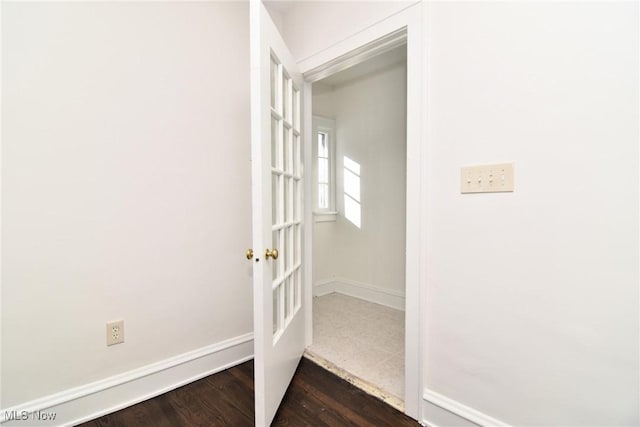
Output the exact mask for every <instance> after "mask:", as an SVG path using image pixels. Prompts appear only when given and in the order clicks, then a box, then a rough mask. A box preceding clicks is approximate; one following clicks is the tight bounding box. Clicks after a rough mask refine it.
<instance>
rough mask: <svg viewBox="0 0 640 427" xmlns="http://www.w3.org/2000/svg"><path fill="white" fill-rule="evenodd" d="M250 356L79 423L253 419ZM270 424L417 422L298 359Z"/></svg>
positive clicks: (239, 424)
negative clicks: (227, 366)
mask: <svg viewBox="0 0 640 427" xmlns="http://www.w3.org/2000/svg"><path fill="white" fill-rule="evenodd" d="M253 392H254V389H253V361H249V362H246V363H243V364H241V365H238V366H235V367H233V368H230V369H227V370H225V371H222V372H219V373H217V374H214V375H211V376H209V377H207V378H204V379H202V380H199V381H195V382H193V383H191V384H188V385H186V386H183V387H180V388H178V389H176V390H173V391H170V392H168V393H165V394H163V395H160V396H158V397H155V398H153V399H150V400H147V401H145V402H142V403H139V404H137V405H133V406H131V407H129V408H126V409H123V410H121V411H118V412H114V413H112V414H109V415H105V416H104V417H100V418H98V419H95V420H92V421H89V422H87V423H85V424H82V426H83V427H125V426H136V427H138V426H141V427H146V426H150V427H151V426H153V427H165V426H167V427H170V426H171V427H176V426H185V427H186V426H203V427H205V426H206V427H211V426H221V427H222V426H233V427H244V426H246V427H251V426H253V424H254V396H253ZM273 425H274V426H313V427H343V426H358V427H360V426H375V427H384V426H389V427H397V426H399V427H403V426H410V427H416V426H419V424H418V423H417V422H415V421H414V420H412V419H411V418H409V417H407V416H405V415H404V414H402V413H400V412H398V411H397V410H395V409H394V408H392V407H391V406H389V405H387V404H386V403H384V402H382V401H381V400H378V399H376V398H375V397H373V396H370V395H368V394H366V393H365V392H363V391H362V390H360V389H358V388H356V387H355V386H353V385H352V384H349V383H348V382H346V381H344V380H343V379H341V378H339V377H337V376H336V375H334V374H332V373H330V372H328V371H326V370H324V369H323V368H321V367H320V366H318V365H316V364H314V363H313V362H311V361H309V360H307V359H302V361H301V362H300V365H299V366H298V369H297V371H296V374H295V375H294V377H293V380H292V382H291V385H290V386H289V389H288V390H287V392H286V394H285V396H284V399H283V401H282V404H281V405H280V409H279V410H278V412H277V414H276V416H275V419H274V421H273Z"/></svg>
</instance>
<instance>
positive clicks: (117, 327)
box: [107, 320, 124, 345]
mask: <svg viewBox="0 0 640 427" xmlns="http://www.w3.org/2000/svg"><path fill="white" fill-rule="evenodd" d="M123 342H124V320H116V321H115V322H108V323H107V345H114V344H120V343H123Z"/></svg>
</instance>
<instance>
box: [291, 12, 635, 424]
mask: <svg viewBox="0 0 640 427" xmlns="http://www.w3.org/2000/svg"><path fill="white" fill-rule="evenodd" d="M358 6H359V7H360V10H362V12H361V13H363V14H366V13H367V12H366V10H368V9H369V7H371V8H372V9H375V6H374V5H370V4H369V3H359V4H358ZM321 18H322V19H319V17H317V16H313V15H311V14H310V15H308V16H306V17H305V18H304V19H302V18H299V21H300V22H298V23H296V25H299V26H300V27H302V28H305V29H311V30H309V31H313V29H315V28H321V26H320V23H321V21H323V20H327V19H329V18H327V17H325V16H323V17H321ZM286 19H287V18H286V17H285V20H286ZM335 19H336V20H337V21H340V20H342V19H344V18H343V17H342V16H336V17H335ZM284 25H285V27H286V28H290V29H291V28H293V27H292V25H293V24H290V26H289V27H287V23H286V22H285V24H284ZM425 25H426V28H427V42H428V50H427V52H428V54H429V56H428V74H427V76H425V78H428V79H429V80H428V116H427V117H425V122H426V123H427V125H428V140H427V141H425V144H427V145H426V147H427V149H428V153H427V155H428V158H429V164H428V167H429V171H428V180H427V182H426V185H427V186H428V197H429V200H428V203H427V206H428V212H427V218H428V230H427V236H428V237H427V241H426V242H425V244H426V246H427V252H428V259H427V262H428V265H427V272H428V277H427V282H426V283H425V288H424V291H425V292H426V304H425V306H424V309H423V313H424V316H425V323H424V325H423V327H424V332H425V340H426V346H425V351H424V355H423V356H424V364H425V378H424V380H425V386H426V388H427V389H428V390H429V391H433V392H435V393H439V394H441V395H444V396H446V397H447V398H449V399H450V400H451V401H454V402H457V403H459V404H460V405H464V406H465V407H468V408H471V409H474V410H476V411H480V412H481V413H484V414H486V415H488V416H490V417H494V418H496V419H498V420H501V421H503V422H507V423H511V424H514V425H594V426H595V425H637V424H639V423H640V417H639V412H638V411H639V407H638V402H639V401H640V390H639V384H638V380H639V374H640V372H639V369H638V368H639V361H640V360H639V354H638V349H639V346H638V344H639V343H638V340H639V333H640V330H639V327H638V326H639V325H638V314H639V307H638V301H639V292H638V291H639V290H638V283H639V281H640V278H639V272H638V257H639V251H638V231H639V230H638V217H639V211H638V178H639V177H638V137H639V135H638V112H639V111H638V101H639V99H638V72H639V70H638V3H637V2H602V3H593V2H583V3H582V2H566V3H561V2H429V3H428V21H427V22H425ZM360 29H361V27H360V26H359V25H358V24H357V22H353V25H351V26H350V30H351V31H350V32H351V33H355V32H357V31H358V30H360ZM344 33H349V31H346V30H345V31H344ZM303 34H304V33H303V31H302V30H299V31H293V30H291V31H289V32H288V33H287V34H285V36H286V38H287V40H288V41H290V42H291V43H306V39H305V38H303V37H302V36H303ZM314 40H315V39H314V37H313V36H312V37H311V38H310V40H309V41H308V45H309V47H308V48H307V47H301V48H298V51H301V52H304V51H308V52H311V51H318V50H320V48H318V46H317V43H316V42H315V41H314ZM329 44H331V43H330V41H327V43H326V45H329ZM325 47H326V46H325ZM299 58H301V59H302V56H299ZM505 161H512V162H514V163H515V189H516V190H515V192H514V193H513V194H484V195H477V194H476V195H461V194H460V193H459V186H460V183H459V179H460V178H459V177H460V167H461V166H462V165H467V164H478V163H483V162H505ZM409 197H411V195H409ZM458 407H460V408H461V407H462V406H458ZM441 419H443V420H444V419H446V418H445V417H442V418H441ZM484 419H488V417H485V418H484ZM461 422H462V421H461Z"/></svg>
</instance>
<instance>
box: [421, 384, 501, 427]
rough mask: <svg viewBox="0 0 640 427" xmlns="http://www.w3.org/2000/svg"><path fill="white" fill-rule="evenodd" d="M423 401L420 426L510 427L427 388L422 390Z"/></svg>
mask: <svg viewBox="0 0 640 427" xmlns="http://www.w3.org/2000/svg"><path fill="white" fill-rule="evenodd" d="M423 401H424V402H423V403H424V410H423V420H422V424H424V425H426V426H431V427H436V426H442V427H446V426H448V425H456V426H482V427H510V425H509V424H507V423H505V422H503V421H500V420H497V419H495V418H493V417H491V416H489V415H487V414H484V413H482V412H480V411H478V410H476V409H473V408H471V407H469V406H467V405H464V404H462V403H460V402H458V401H457V400H453V399H451V398H448V397H446V396H443V395H442V394H440V393H436V392H435V391H433V390H429V389H428V388H425V389H424V394H423Z"/></svg>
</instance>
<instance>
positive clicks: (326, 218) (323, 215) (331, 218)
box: [313, 212, 338, 222]
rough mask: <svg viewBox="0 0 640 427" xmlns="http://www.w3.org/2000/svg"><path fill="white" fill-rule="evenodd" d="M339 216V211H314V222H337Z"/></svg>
mask: <svg viewBox="0 0 640 427" xmlns="http://www.w3.org/2000/svg"><path fill="white" fill-rule="evenodd" d="M337 217H338V212H314V213H313V221H314V222H335V220H336V218H337Z"/></svg>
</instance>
